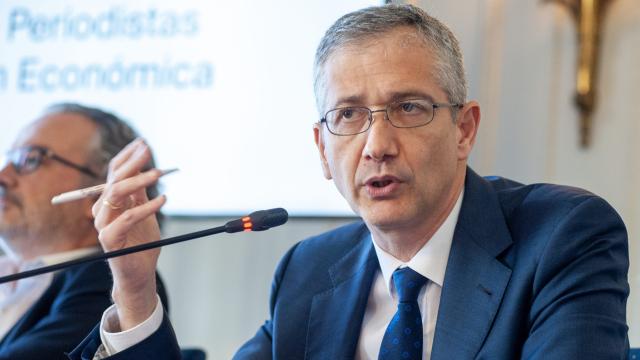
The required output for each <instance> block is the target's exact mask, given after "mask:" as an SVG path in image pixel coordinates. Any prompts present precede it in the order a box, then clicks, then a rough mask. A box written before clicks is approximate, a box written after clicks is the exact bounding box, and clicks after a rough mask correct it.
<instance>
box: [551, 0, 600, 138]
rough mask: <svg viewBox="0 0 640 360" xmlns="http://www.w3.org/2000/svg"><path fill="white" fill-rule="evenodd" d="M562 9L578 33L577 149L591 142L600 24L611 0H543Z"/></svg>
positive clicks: (596, 87) (596, 88)
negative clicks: (578, 141)
mask: <svg viewBox="0 0 640 360" xmlns="http://www.w3.org/2000/svg"><path fill="white" fill-rule="evenodd" d="M545 2H554V3H558V4H561V5H564V6H565V7H566V8H567V9H568V10H569V12H570V13H571V15H573V18H574V19H575V21H576V26H577V28H578V29H577V30H578V71H577V74H576V97H575V102H576V106H577V107H578V110H579V111H580V145H582V147H588V146H589V144H590V142H591V126H592V115H593V111H594V108H595V105H596V99H597V90H598V86H597V85H598V64H599V57H600V56H599V55H600V54H599V52H600V35H601V32H602V22H603V18H604V15H605V13H606V11H607V8H608V6H609V4H610V3H611V2H613V0H545Z"/></svg>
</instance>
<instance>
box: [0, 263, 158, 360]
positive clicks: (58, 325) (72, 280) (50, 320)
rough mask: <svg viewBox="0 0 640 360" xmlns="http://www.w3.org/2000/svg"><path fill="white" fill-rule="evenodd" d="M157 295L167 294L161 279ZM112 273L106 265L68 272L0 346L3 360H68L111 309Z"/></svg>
mask: <svg viewBox="0 0 640 360" xmlns="http://www.w3.org/2000/svg"><path fill="white" fill-rule="evenodd" d="M158 284H159V286H158V289H159V290H158V291H159V294H160V296H161V298H162V299H163V301H166V292H165V290H164V287H163V286H162V282H161V281H160V279H158ZM112 285H113V283H112V279H111V273H110V271H109V266H108V265H107V263H106V262H95V263H90V264H84V265H79V266H75V267H72V268H69V269H68V270H65V271H62V272H59V273H57V274H55V276H54V278H53V280H52V282H51V285H50V286H49V287H48V288H47V290H46V291H45V292H44V294H43V295H42V296H41V297H40V298H39V299H38V301H37V302H36V303H35V304H34V305H33V306H32V307H31V308H30V309H29V310H28V311H27V313H26V314H25V315H24V316H23V317H22V318H21V319H20V320H19V321H18V322H17V323H16V325H15V326H14V327H13V328H11V330H10V331H9V332H8V333H7V335H6V336H5V337H4V338H3V339H2V341H1V342H0V359H1V360H5V359H6V360H9V359H11V360H18V359H19V360H43V359H47V360H55V359H67V356H66V355H65V353H66V352H69V351H71V350H72V349H73V348H74V347H75V346H76V345H77V344H78V342H79V341H81V340H82V339H83V338H84V337H85V336H86V334H87V332H89V331H90V330H91V328H92V327H93V326H95V324H96V322H99V321H100V317H101V316H102V312H103V311H104V310H105V309H106V308H107V307H109V306H110V305H111V287H112Z"/></svg>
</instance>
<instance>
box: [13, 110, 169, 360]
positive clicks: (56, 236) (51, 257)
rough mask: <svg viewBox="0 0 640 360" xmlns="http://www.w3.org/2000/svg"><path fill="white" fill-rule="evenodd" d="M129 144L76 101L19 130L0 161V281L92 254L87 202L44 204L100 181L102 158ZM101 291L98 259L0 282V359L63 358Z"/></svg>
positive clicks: (87, 324) (109, 120) (92, 319)
mask: <svg viewBox="0 0 640 360" xmlns="http://www.w3.org/2000/svg"><path fill="white" fill-rule="evenodd" d="M136 137H137V135H136V133H135V132H134V131H133V129H132V128H131V127H129V126H128V125H127V124H126V123H125V122H124V121H122V120H120V119H119V118H117V117H116V116H114V115H112V114H109V113H107V112H103V111H101V110H99V109H95V108H89V107H85V106H81V105H77V104H59V105H54V106H52V107H50V108H49V109H47V111H46V112H45V114H44V115H43V116H42V117H40V118H39V119H37V120H36V121H34V122H33V123H32V124H30V125H29V126H27V127H26V128H25V129H23V130H22V131H21V132H20V134H19V136H18V138H17V139H16V140H15V142H14V144H13V145H12V146H11V148H10V149H9V150H8V152H7V153H6V154H5V156H4V157H3V161H2V163H0V244H1V245H2V249H3V251H4V255H3V256H2V257H1V258H0V276H1V275H8V274H12V273H16V272H20V271H25V270H29V269H34V268H38V267H42V266H46V265H51V264H54V263H59V262H62V261H67V260H72V259H76V258H79V257H82V256H85V255H89V254H91V253H95V252H98V251H101V249H100V246H99V243H98V233H97V232H96V230H95V228H94V225H93V216H92V214H91V206H92V205H93V202H95V198H86V199H82V200H79V201H75V202H70V203H65V204H60V205H52V204H51V198H52V197H53V196H55V195H57V194H60V193H62V192H66V191H70V190H74V189H78V188H83V187H87V186H92V185H96V184H100V183H104V182H105V181H106V174H107V166H108V163H109V160H110V159H111V158H113V156H114V155H115V154H117V153H118V152H119V151H120V150H122V148H123V147H124V146H125V145H126V144H127V143H129V142H131V141H133V140H134V139H135V138H136ZM148 166H149V167H151V166H153V161H151V162H150V163H149V164H148ZM148 192H149V196H150V197H154V196H155V195H156V194H157V189H156V188H155V186H151V187H149V188H148ZM110 290H111V274H110V272H109V267H108V265H107V263H106V262H95V263H89V264H84V265H80V266H75V267H71V268H69V269H68V270H64V271H60V272H57V273H48V274H44V275H39V276H36V277H32V278H27V279H23V280H19V281H15V282H10V283H4V284H1V285H0V359H34V360H35V359H65V358H66V356H65V355H64V353H65V352H68V351H70V350H71V349H73V347H74V346H75V345H77V343H78V342H79V341H80V340H81V339H82V338H83V337H84V336H85V335H86V332H87V331H89V330H90V329H91V328H92V327H93V326H94V325H95V323H96V322H97V321H99V320H100V316H101V314H102V312H103V311H104V310H105V309H106V308H107V307H108V306H109V304H110V303H111V301H110V295H111V292H110ZM161 293H162V295H161V296H162V297H165V294H164V290H161Z"/></svg>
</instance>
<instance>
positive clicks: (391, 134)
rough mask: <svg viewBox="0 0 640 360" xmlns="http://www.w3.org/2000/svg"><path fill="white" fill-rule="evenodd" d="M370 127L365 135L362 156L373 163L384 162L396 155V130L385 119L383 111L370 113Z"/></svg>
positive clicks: (385, 115)
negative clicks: (365, 139) (365, 140)
mask: <svg viewBox="0 0 640 360" xmlns="http://www.w3.org/2000/svg"><path fill="white" fill-rule="evenodd" d="M371 116H372V121H371V127H370V128H369V130H368V131H367V132H366V133H365V134H366V136H367V142H366V144H365V146H364V149H363V154H362V155H363V156H364V157H365V158H367V159H371V160H374V161H385V160H388V159H389V158H392V157H395V156H396V155H398V143H397V140H398V139H397V135H398V134H397V131H396V130H397V129H396V128H395V127H394V126H393V125H391V123H390V122H389V121H388V119H387V114H386V111H385V110H376V111H372V112H371Z"/></svg>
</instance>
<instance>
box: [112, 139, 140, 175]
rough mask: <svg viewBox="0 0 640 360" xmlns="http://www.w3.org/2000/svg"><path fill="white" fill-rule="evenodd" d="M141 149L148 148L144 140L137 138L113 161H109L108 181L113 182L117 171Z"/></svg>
mask: <svg viewBox="0 0 640 360" xmlns="http://www.w3.org/2000/svg"><path fill="white" fill-rule="evenodd" d="M141 147H146V144H145V142H144V140H143V139H142V138H137V139H135V140H133V141H132V142H130V143H129V144H127V146H125V147H124V149H122V150H120V152H119V153H118V154H116V156H114V157H113V159H111V161H109V174H108V176H107V181H112V179H113V177H114V176H115V172H116V170H117V169H118V168H120V167H121V166H122V165H123V164H124V163H125V162H126V161H128V160H129V159H130V158H131V157H132V156H133V154H134V153H135V152H136V151H138V149H139V148H141Z"/></svg>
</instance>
